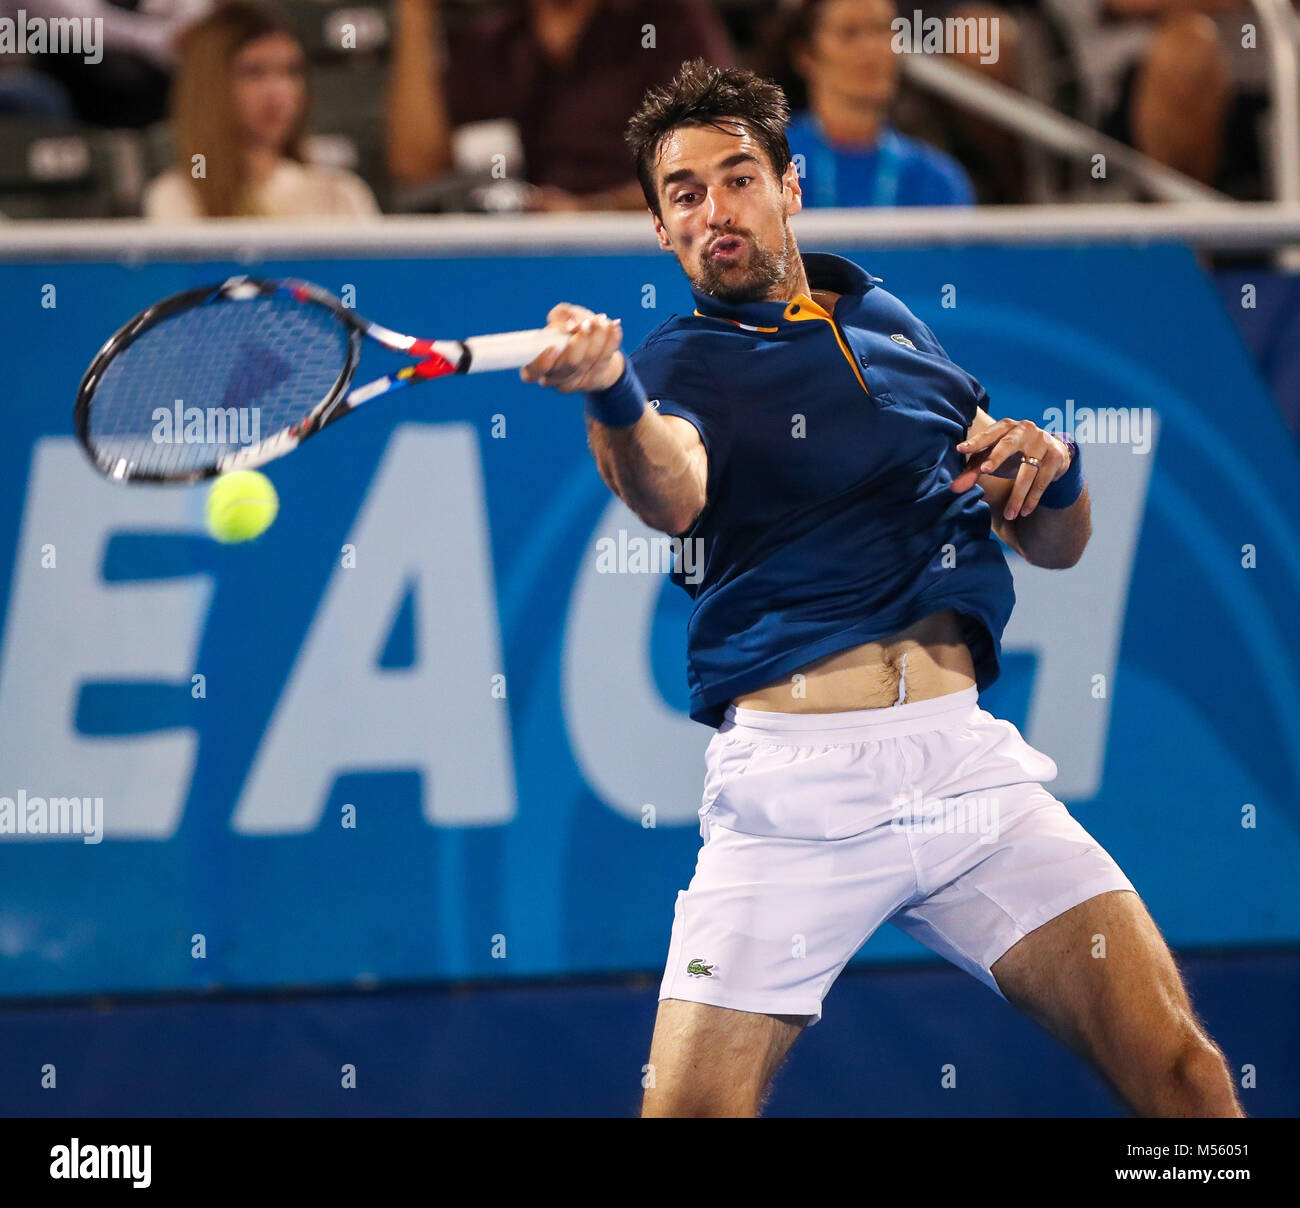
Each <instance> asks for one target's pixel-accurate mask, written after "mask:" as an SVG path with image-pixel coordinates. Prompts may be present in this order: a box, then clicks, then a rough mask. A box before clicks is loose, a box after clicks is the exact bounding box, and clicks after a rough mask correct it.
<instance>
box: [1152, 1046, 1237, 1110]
mask: <svg viewBox="0 0 1300 1208" xmlns="http://www.w3.org/2000/svg"><path fill="white" fill-rule="evenodd" d="M1166 1078H1167V1079H1168V1081H1169V1083H1170V1086H1171V1087H1172V1089H1173V1090H1174V1091H1175V1092H1177V1093H1178V1095H1179V1097H1180V1098H1185V1099H1187V1100H1190V1101H1194V1102H1195V1101H1204V1102H1211V1101H1214V1100H1216V1099H1219V1098H1221V1097H1222V1096H1223V1095H1224V1093H1225V1092H1226V1093H1228V1094H1231V1087H1232V1075H1231V1074H1230V1073H1229V1072H1228V1063H1227V1061H1226V1060H1225V1059H1224V1056H1223V1054H1222V1053H1221V1052H1220V1051H1219V1049H1218V1048H1217V1047H1216V1046H1215V1045H1214V1044H1213V1043H1211V1042H1210V1041H1209V1040H1208V1039H1206V1037H1205V1036H1204V1035H1203V1034H1201V1033H1199V1032H1197V1033H1195V1034H1191V1035H1188V1036H1187V1037H1185V1039H1184V1040H1183V1042H1182V1043H1181V1044H1180V1045H1179V1046H1178V1048H1177V1049H1176V1050H1175V1052H1174V1054H1173V1055H1172V1058H1171V1059H1170V1061H1169V1062H1168V1067H1167V1071H1166Z"/></svg>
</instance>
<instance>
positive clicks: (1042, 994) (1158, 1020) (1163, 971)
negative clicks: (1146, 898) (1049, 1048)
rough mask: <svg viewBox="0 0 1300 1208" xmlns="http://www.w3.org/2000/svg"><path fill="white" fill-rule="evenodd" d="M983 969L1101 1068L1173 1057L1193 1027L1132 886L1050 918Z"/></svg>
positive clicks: (1182, 991) (1178, 981)
mask: <svg viewBox="0 0 1300 1208" xmlns="http://www.w3.org/2000/svg"><path fill="white" fill-rule="evenodd" d="M991 972H992V974H993V976H994V978H995V979H996V980H997V983H998V987H999V988H1000V989H1001V991H1002V993H1003V994H1004V995H1005V996H1006V998H1007V1001H1008V1002H1010V1003H1012V1004H1013V1005H1014V1006H1017V1007H1019V1008H1020V1009H1021V1010H1023V1011H1024V1012H1025V1013H1026V1014H1027V1015H1029V1016H1031V1017H1032V1018H1033V1019H1035V1020H1037V1021H1038V1022H1039V1023H1040V1024H1042V1025H1043V1026H1044V1027H1045V1028H1047V1029H1048V1030H1049V1031H1050V1032H1052V1033H1053V1035H1056V1036H1058V1037H1059V1038H1060V1039H1061V1040H1063V1041H1065V1042H1066V1043H1067V1044H1069V1045H1070V1046H1071V1047H1072V1048H1074V1049H1075V1050H1076V1051H1078V1052H1080V1053H1082V1054H1084V1055H1086V1056H1088V1057H1091V1058H1093V1059H1094V1060H1096V1061H1098V1062H1099V1063H1100V1064H1101V1065H1103V1067H1106V1068H1113V1067H1115V1066H1117V1065H1122V1064H1124V1063H1135V1064H1137V1065H1140V1066H1150V1065H1151V1064H1153V1063H1162V1062H1164V1061H1166V1060H1172V1059H1174V1058H1175V1057H1176V1056H1177V1054H1178V1052H1179V1051H1180V1050H1181V1049H1182V1048H1183V1047H1184V1046H1185V1045H1186V1043H1187V1039H1188V1034H1189V1033H1194V1032H1195V1031H1196V1030H1197V1025H1196V1022H1195V1018H1194V1016H1193V1014H1192V1009H1191V1004H1190V1002H1189V1001H1188V997H1187V991H1186V988H1185V987H1184V985H1183V980H1182V976H1181V974H1180V973H1179V972H1178V967H1177V965H1176V964H1175V963H1174V958H1173V956H1172V954H1171V953H1170V951H1169V947H1168V945H1167V944H1166V943H1165V940H1164V937H1163V936H1162V935H1161V934H1160V930H1159V928H1158V927H1157V926H1156V924H1155V921H1154V920H1153V919H1152V918H1151V915H1150V913H1149V912H1148V910H1147V908H1146V906H1145V905H1144V904H1143V902H1142V899H1141V898H1140V897H1138V895H1137V894H1136V893H1134V892H1132V891H1130V890H1114V891H1112V892H1109V893H1102V894H1098V895H1097V896H1096V897H1092V898H1089V899H1087V900H1086V901H1084V902H1080V903H1079V905H1077V906H1074V907H1072V908H1071V909H1069V910H1067V911H1065V912H1064V913H1063V914H1060V915H1057V917H1056V918H1054V919H1051V920H1050V921H1048V922H1046V923H1044V924H1043V925H1042V926H1041V927H1038V928H1037V929H1036V930H1034V931H1031V932H1030V933H1029V934H1028V935H1026V936H1025V937H1024V938H1023V939H1021V940H1019V941H1017V942H1016V943H1015V944H1014V945H1012V947H1011V948H1010V949H1009V950H1008V951H1007V952H1006V953H1004V954H1003V955H1002V956H1001V957H1000V958H999V959H998V960H997V961H996V962H994V964H993V966H992V969H991Z"/></svg>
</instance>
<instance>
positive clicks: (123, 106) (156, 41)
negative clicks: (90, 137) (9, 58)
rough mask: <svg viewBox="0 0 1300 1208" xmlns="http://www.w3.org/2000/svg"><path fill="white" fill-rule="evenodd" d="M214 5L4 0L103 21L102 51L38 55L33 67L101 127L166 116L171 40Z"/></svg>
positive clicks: (2, 7) (56, 15) (10, 5)
mask: <svg viewBox="0 0 1300 1208" xmlns="http://www.w3.org/2000/svg"><path fill="white" fill-rule="evenodd" d="M211 7H212V0H3V3H0V11H2V12H3V13H4V14H5V15H7V16H15V17H16V15H17V13H16V12H15V10H18V11H21V12H23V13H25V14H26V16H28V17H40V18H42V19H44V20H46V21H57V20H81V19H82V18H87V19H89V20H93V21H100V22H102V26H101V28H102V30H103V35H102V45H101V47H100V49H101V50H102V52H103V57H102V58H101V59H100V61H99V62H95V63H87V62H85V61H84V60H83V59H82V57H81V56H80V55H67V54H41V55H32V56H31V63H32V66H33V67H35V68H36V69H37V70H39V71H41V72H42V73H44V75H45V76H47V77H48V78H50V79H52V80H55V81H57V83H58V85H59V86H60V87H61V88H62V89H64V90H65V91H66V93H67V95H68V96H69V97H70V98H71V103H72V107H73V110H74V112H75V115H76V117H77V118H78V120H80V121H83V122H88V123H90V124H92V125H96V126H107V127H115V126H126V127H131V128H138V127H142V126H150V125H152V124H153V123H154V122H157V121H161V120H162V118H163V117H164V116H165V115H166V107H167V88H168V84H169V81H170V78H171V69H172V55H173V49H174V48H173V43H174V41H175V39H176V38H177V36H178V35H179V34H180V33H181V32H182V31H183V30H184V29H185V28H186V26H188V25H190V24H191V23H192V22H194V21H195V20H197V19H198V18H200V17H202V16H203V15H204V14H205V13H207V11H208V10H209V9H210V8H211Z"/></svg>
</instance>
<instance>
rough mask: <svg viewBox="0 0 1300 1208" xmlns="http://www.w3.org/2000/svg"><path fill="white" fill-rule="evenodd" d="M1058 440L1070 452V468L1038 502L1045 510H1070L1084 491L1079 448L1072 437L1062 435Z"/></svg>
mask: <svg viewBox="0 0 1300 1208" xmlns="http://www.w3.org/2000/svg"><path fill="white" fill-rule="evenodd" d="M1057 439H1058V440H1060V441H1062V442H1064V444H1065V446H1066V447H1067V448H1068V449H1069V450H1070V468H1069V469H1068V470H1066V471H1065V473H1064V474H1062V475H1061V477H1060V478H1058V479H1057V480H1056V481H1055V482H1054V483H1052V485H1051V486H1050V487H1048V488H1047V490H1045V491H1044V492H1043V494H1042V496H1041V498H1040V499H1039V500H1038V502H1039V505H1040V506H1042V507H1045V508H1068V507H1070V506H1072V505H1073V504H1074V502H1075V500H1076V499H1078V498H1079V495H1080V493H1081V492H1082V491H1083V462H1082V459H1081V458H1080V457H1079V446H1078V445H1076V444H1075V443H1074V437H1072V436H1064V435H1062V436H1059V437H1058V438H1057Z"/></svg>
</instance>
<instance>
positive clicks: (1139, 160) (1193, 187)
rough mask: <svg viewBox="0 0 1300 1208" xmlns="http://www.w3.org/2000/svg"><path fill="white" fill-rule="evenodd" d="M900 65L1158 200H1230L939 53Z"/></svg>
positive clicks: (958, 101)
mask: <svg viewBox="0 0 1300 1208" xmlns="http://www.w3.org/2000/svg"><path fill="white" fill-rule="evenodd" d="M1272 2H1275V0H1256V3H1261V4H1262V3H1272ZM1276 2H1278V3H1280V2H1281V0H1276ZM902 64H903V71H904V73H905V74H906V75H907V77H908V78H909V79H911V80H912V81H913V82H914V83H916V84H917V85H919V86H920V87H921V88H924V89H925V90H926V91H927V92H933V93H935V94H936V95H938V96H941V97H943V98H944V99H945V100H948V101H951V102H952V103H953V104H955V105H959V106H961V107H962V108H963V109H969V110H971V111H972V112H974V113H978V114H979V115H980V116H981V117H985V118H988V119H989V120H990V121H992V122H996V123H997V124H998V125H1000V126H1005V127H1006V128H1007V129H1009V130H1014V131H1015V132H1016V133H1017V134H1019V135H1021V136H1023V137H1024V138H1027V139H1029V140H1030V141H1031V142H1034V143H1037V144H1038V145H1039V146H1042V147H1046V148H1047V149H1048V150H1049V151H1055V152H1056V153H1057V154H1058V155H1061V156H1063V157H1064V158H1065V159H1072V160H1075V161H1076V162H1079V163H1085V164H1087V163H1090V162H1091V161H1092V159H1093V157H1094V156H1096V155H1104V156H1105V158H1106V171H1107V174H1108V175H1109V173H1110V172H1111V171H1112V170H1116V171H1119V172H1121V173H1123V174H1124V175H1126V176H1130V177H1132V178H1133V179H1134V180H1136V181H1137V182H1138V183H1139V184H1141V185H1142V186H1143V188H1145V189H1146V190H1147V191H1148V192H1149V193H1150V194H1151V195H1152V196H1153V197H1157V198H1159V199H1160V200H1161V201H1206V202H1214V201H1217V202H1231V200H1232V199H1231V198H1230V197H1228V196H1227V195H1226V194H1224V193H1220V192H1219V191H1218V190H1217V189H1211V188H1208V187H1207V186H1206V185H1203V184H1201V183H1200V181H1198V180H1193V179H1192V178H1191V177H1190V176H1187V175H1184V174H1183V173H1182V172H1178V171H1176V170H1175V169H1173V168H1170V167H1166V166H1165V165H1164V164H1162V163H1160V161H1159V160H1155V159H1151V158H1150V157H1149V156H1146V155H1143V154H1142V152H1140V151H1135V150H1134V149H1133V148H1132V147H1130V146H1128V145H1126V144H1125V143H1121V142H1119V141H1118V140H1117V139H1113V138H1110V137H1109V136H1107V135H1105V134H1102V133H1101V131H1099V130H1094V129H1093V128H1092V127H1091V126H1089V125H1087V124H1086V123H1085V122H1080V121H1076V120H1075V119H1074V118H1072V117H1065V116H1064V115H1063V114H1060V113H1058V112H1057V111H1056V110H1055V109H1053V108H1052V107H1051V106H1050V105H1045V104H1043V102H1042V101H1039V100H1036V99H1035V98H1034V97H1031V96H1028V95H1027V94H1026V93H1023V92H1021V91H1020V90H1019V89H1016V88H1008V87H1007V85H1005V84H1000V83H998V82H997V81H996V80H986V79H984V78H983V77H982V76H979V75H977V74H976V73H975V72H973V71H971V70H970V69H969V68H967V67H962V66H960V65H959V64H956V63H950V62H948V61H947V60H946V59H944V58H943V56H941V55H925V54H914V55H903V56H902Z"/></svg>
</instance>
